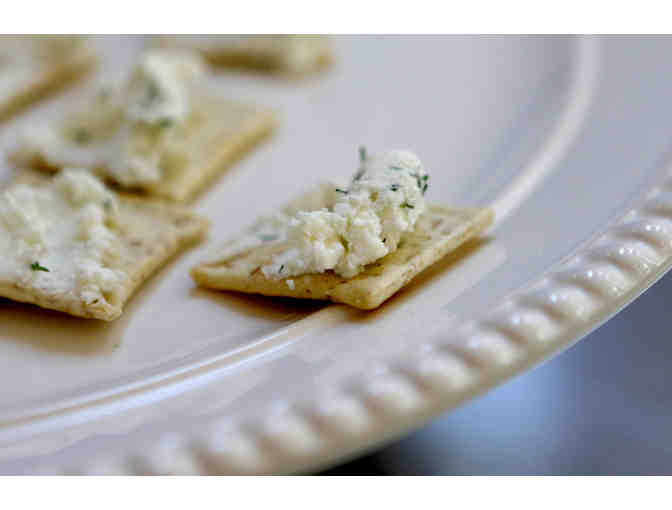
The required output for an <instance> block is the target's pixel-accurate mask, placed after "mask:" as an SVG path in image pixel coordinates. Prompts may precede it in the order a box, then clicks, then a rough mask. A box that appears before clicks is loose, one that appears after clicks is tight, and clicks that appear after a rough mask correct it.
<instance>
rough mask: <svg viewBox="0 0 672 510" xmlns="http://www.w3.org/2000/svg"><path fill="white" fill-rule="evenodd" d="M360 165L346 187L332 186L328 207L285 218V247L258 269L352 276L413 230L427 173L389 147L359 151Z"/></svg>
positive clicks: (422, 204) (413, 158) (411, 156)
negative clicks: (380, 152)
mask: <svg viewBox="0 0 672 510" xmlns="http://www.w3.org/2000/svg"><path fill="white" fill-rule="evenodd" d="M360 159H361V161H360V168H359V169H358V171H357V173H356V174H355V176H354V177H353V179H352V181H351V183H350V185H349V186H348V188H347V189H343V188H336V189H335V191H336V192H337V195H338V196H337V198H336V200H335V202H334V205H333V206H332V207H331V208H329V209H321V210H317V211H299V212H298V213H297V214H296V215H295V216H294V217H292V218H291V219H289V221H288V227H287V230H286V239H287V242H288V248H287V249H286V250H285V251H283V252H282V253H280V254H279V255H277V256H276V257H275V258H274V259H273V262H272V263H271V264H270V265H267V266H264V267H263V268H262V271H263V272H264V274H265V275H266V276H267V277H273V278H286V277H290V276H298V275H302V274H311V273H322V272H324V271H327V270H333V271H334V272H335V273H337V274H339V275H340V276H343V277H344V278H352V277H354V276H356V275H357V274H359V273H360V272H361V271H363V270H364V268H365V266H366V265H367V264H370V263H372V262H375V261H376V260H378V259H380V258H382V257H384V256H385V255H387V254H388V253H391V252H394V251H396V249H397V247H398V245H399V241H400V239H401V236H402V235H403V234H404V233H405V232H412V231H413V230H414V228H415V224H416V222H417V220H418V218H419V217H420V216H421V215H422V213H423V212H424V211H425V200H424V193H425V191H426V190H427V183H428V175H427V172H426V171H425V169H424V167H423V165H422V163H421V162H420V160H419V159H418V158H417V156H415V154H413V153H411V152H408V151H402V150H393V151H390V152H387V153H386V154H384V155H382V156H370V155H367V154H366V150H365V149H363V148H361V149H360Z"/></svg>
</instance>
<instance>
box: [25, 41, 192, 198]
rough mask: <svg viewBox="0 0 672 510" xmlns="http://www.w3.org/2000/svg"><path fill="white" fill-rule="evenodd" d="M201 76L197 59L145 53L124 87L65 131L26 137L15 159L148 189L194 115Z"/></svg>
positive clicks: (37, 131)
mask: <svg viewBox="0 0 672 510" xmlns="http://www.w3.org/2000/svg"><path fill="white" fill-rule="evenodd" d="M204 76H205V68H204V65H203V63H202V61H201V59H200V58H199V57H198V56H196V55H193V54H190V53H184V52H168V51H154V52H149V53H146V54H144V55H143V56H142V57H140V59H139V61H138V62H137V63H136V65H135V67H134V69H133V70H132V72H131V75H130V78H129V79H128V81H127V83H125V84H123V85H122V86H119V87H116V88H105V89H104V90H102V91H101V92H100V93H99V94H97V95H96V97H95V98H94V99H93V101H92V102H91V104H89V105H88V107H87V109H86V110H85V111H84V112H82V113H81V114H79V115H76V116H75V117H74V118H72V119H69V122H68V123H67V125H66V126H65V127H64V128H52V127H42V126H41V127H37V128H34V129H32V130H30V131H28V132H27V133H25V134H24V137H23V138H24V140H23V144H22V150H21V151H20V153H19V157H21V156H23V157H24V158H25V159H27V160H31V158H33V157H35V156H38V157H39V158H40V159H42V160H44V161H45V162H46V163H47V164H49V165H53V166H55V167H58V166H61V165H60V163H61V162H63V161H69V162H70V164H72V165H76V166H81V167H83V168H99V169H105V172H106V173H107V175H108V176H109V177H110V178H111V179H112V180H114V181H116V182H118V183H119V184H121V185H123V186H127V187H139V188H151V187H152V186H153V185H156V184H157V183H158V182H160V180H161V178H162V176H163V171H164V167H165V166H166V165H167V164H168V163H167V162H166V158H168V159H170V158H171V157H172V158H174V157H175V155H174V154H172V152H171V151H173V150H174V147H175V142H176V140H179V139H181V138H183V137H184V135H185V131H186V130H187V127H186V126H187V124H188V123H189V119H190V118H191V116H192V114H193V96H194V92H193V89H194V88H195V87H196V86H197V84H198V83H199V82H200V81H201V80H202V78H203V77H204ZM168 153H170V154H171V155H170V156H168V155H167V154H168ZM184 158H185V159H188V158H189V155H184Z"/></svg>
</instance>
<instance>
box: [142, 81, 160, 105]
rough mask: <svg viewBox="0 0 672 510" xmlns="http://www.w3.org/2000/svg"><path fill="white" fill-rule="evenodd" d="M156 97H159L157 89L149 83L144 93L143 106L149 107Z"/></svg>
mask: <svg viewBox="0 0 672 510" xmlns="http://www.w3.org/2000/svg"><path fill="white" fill-rule="evenodd" d="M158 97H159V88H158V87H157V86H156V85H155V84H154V83H150V84H149V85H148V86H147V90H146V91H145V98H144V101H143V103H144V105H145V106H149V105H151V104H152V103H153V102H154V101H156V99H157V98H158Z"/></svg>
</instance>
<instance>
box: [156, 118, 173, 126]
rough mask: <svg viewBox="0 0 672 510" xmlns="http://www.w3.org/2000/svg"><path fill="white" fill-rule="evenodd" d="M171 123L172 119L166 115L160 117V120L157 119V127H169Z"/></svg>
mask: <svg viewBox="0 0 672 510" xmlns="http://www.w3.org/2000/svg"><path fill="white" fill-rule="evenodd" d="M172 125H173V119H170V118H168V117H166V118H164V119H161V120H160V121H159V127H160V128H163V129H165V128H169V127H170V126H172Z"/></svg>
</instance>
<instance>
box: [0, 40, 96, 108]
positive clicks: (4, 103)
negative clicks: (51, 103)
mask: <svg viewBox="0 0 672 510" xmlns="http://www.w3.org/2000/svg"><path fill="white" fill-rule="evenodd" d="M95 62H96V55H95V53H94V51H93V50H92V48H91V46H90V45H89V44H88V40H87V39H86V38H85V37H81V36H10V35H3V36H0V119H4V118H6V117H9V116H10V115H12V114H14V113H16V112H17V111H18V110H20V109H21V108H23V107H25V106H27V105H29V104H30V103H32V102H34V101H37V100H38V99H39V98H40V97H42V96H44V95H46V94H48V93H49V92H52V91H55V90H56V89H58V88H59V87H61V86H63V85H65V84H67V83H70V82H72V81H73V80H75V79H77V78H80V77H81V76H83V75H84V74H85V73H86V72H87V71H89V70H90V69H91V68H92V67H93V64H95Z"/></svg>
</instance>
